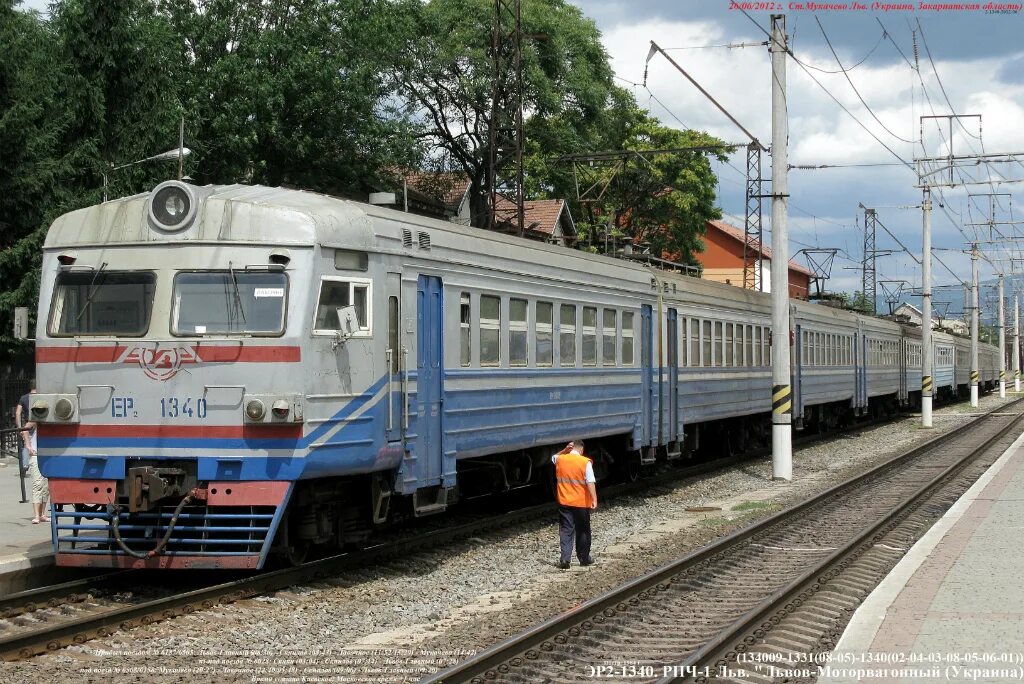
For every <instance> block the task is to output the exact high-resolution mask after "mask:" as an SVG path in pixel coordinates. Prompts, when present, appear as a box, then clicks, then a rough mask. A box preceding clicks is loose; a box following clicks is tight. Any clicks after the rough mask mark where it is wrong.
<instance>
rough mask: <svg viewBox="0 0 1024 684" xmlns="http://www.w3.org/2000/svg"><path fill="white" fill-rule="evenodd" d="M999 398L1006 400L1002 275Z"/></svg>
mask: <svg viewBox="0 0 1024 684" xmlns="http://www.w3.org/2000/svg"><path fill="white" fill-rule="evenodd" d="M999 398H1000V399H1005V398H1006V312H1005V311H1004V310H1003V274H1002V273H1000V274H999Z"/></svg>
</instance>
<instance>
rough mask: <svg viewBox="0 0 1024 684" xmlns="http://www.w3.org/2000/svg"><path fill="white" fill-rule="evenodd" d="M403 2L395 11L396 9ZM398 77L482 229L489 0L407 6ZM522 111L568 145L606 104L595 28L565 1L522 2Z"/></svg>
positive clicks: (605, 69)
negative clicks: (459, 179)
mask: <svg viewBox="0 0 1024 684" xmlns="http://www.w3.org/2000/svg"><path fill="white" fill-rule="evenodd" d="M397 7H399V5H396V8H397ZM400 7H401V10H402V12H401V16H402V17H403V19H402V21H401V22H400V23H399V25H401V26H404V27H405V29H406V32H405V35H404V40H403V43H402V45H401V47H400V48H399V49H398V50H397V51H396V53H395V54H396V62H395V64H394V74H395V76H396V78H397V80H398V81H399V82H400V84H401V92H402V93H403V95H405V96H406V97H407V98H408V99H409V101H410V102H411V103H412V106H413V107H414V108H415V109H416V110H418V111H419V112H420V113H421V115H422V117H423V125H424V130H423V131H422V133H420V136H421V137H422V139H424V140H425V141H427V143H428V145H429V146H430V148H431V149H432V150H434V151H435V153H434V161H435V162H437V164H438V165H439V166H442V167H447V168H448V169H449V170H452V169H460V170H462V171H463V172H465V174H466V175H467V176H468V177H469V179H470V188H471V214H472V217H473V218H472V221H473V225H475V226H482V225H485V224H486V222H487V206H488V197H487V193H486V187H485V185H486V178H487V167H488V162H489V150H488V132H489V128H490V118H491V86H492V83H493V65H492V62H491V47H490V44H491V32H492V25H493V17H494V3H493V2H491V1H490V0H431V2H428V3H423V2H420V0H405V1H404V2H403V3H402V4H401V5H400ZM521 22H522V32H523V34H524V38H523V41H522V54H523V80H524V92H523V106H524V112H525V117H526V118H527V119H528V121H529V123H528V124H527V125H528V126H533V127H536V126H538V125H540V122H551V128H552V129H556V128H557V129H560V130H563V131H564V132H566V134H567V135H569V136H570V137H572V138H573V139H579V136H578V133H579V132H580V131H582V130H584V129H586V128H587V126H588V125H590V124H592V123H593V122H595V121H596V120H597V119H598V118H599V117H600V115H601V113H602V112H603V111H604V109H605V107H606V106H607V104H608V100H609V96H610V92H611V88H612V71H611V68H610V67H609V66H608V58H607V55H606V54H605V52H604V48H603V47H602V45H601V41H600V33H599V32H598V30H597V28H596V27H595V26H594V23H593V22H592V21H591V20H589V19H587V18H585V17H584V16H583V14H582V13H581V12H580V10H579V9H577V8H576V7H573V6H572V5H570V4H568V3H566V2H564V1H563V0H533V1H531V2H525V3H523V5H522V20H521Z"/></svg>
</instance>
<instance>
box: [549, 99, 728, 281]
mask: <svg viewBox="0 0 1024 684" xmlns="http://www.w3.org/2000/svg"><path fill="white" fill-rule="evenodd" d="M531 123H532V124H533V122H531ZM570 131H571V127H568V126H564V125H561V122H560V121H558V120H557V119H556V120H554V121H548V122H539V123H536V124H533V125H532V127H531V129H530V133H531V135H530V151H531V154H530V156H529V166H530V168H531V174H530V175H531V177H542V178H547V179H548V182H549V184H550V187H549V188H548V189H546V190H543V189H542V190H541V191H542V192H547V193H549V194H553V195H557V196H561V197H572V198H575V195H576V192H577V187H578V185H584V186H587V187H589V186H596V187H600V188H603V189H604V190H603V192H602V193H601V194H600V197H599V198H597V196H596V195H597V194H596V193H595V194H594V196H593V197H591V198H590V199H591V201H588V202H586V203H583V204H576V205H575V206H574V214H575V215H576V216H577V217H578V220H577V227H578V228H580V230H581V232H582V233H583V237H584V239H589V240H594V241H598V242H600V241H601V240H600V239H601V237H602V236H604V235H608V236H611V237H613V238H615V239H622V238H625V239H628V240H629V241H631V242H638V243H640V242H643V243H648V244H649V245H650V250H651V253H652V254H655V255H657V256H660V257H665V258H669V259H672V260H676V261H683V262H688V263H692V262H693V260H694V254H695V253H696V252H700V251H703V243H702V241H701V239H700V238H701V236H702V235H703V234H704V225H705V222H706V221H708V220H710V219H717V218H721V215H722V214H721V210H720V209H719V208H718V207H717V206H716V205H715V201H716V195H715V186H716V184H717V180H716V177H715V174H714V171H713V169H712V168H711V159H713V158H714V159H719V160H725V159H726V155H727V154H728V153H729V152H731V151H732V150H731V148H728V147H725V146H724V145H723V143H722V141H721V140H719V139H717V138H715V137H713V136H710V135H708V134H707V133H703V132H701V131H693V130H678V129H675V128H670V127H668V126H665V125H663V124H662V123H661V122H659V121H658V120H657V119H655V118H654V117H652V116H650V114H648V113H647V112H646V111H644V110H643V109H641V108H640V107H639V106H638V105H637V104H636V101H635V100H634V98H633V96H632V95H631V94H630V93H629V92H628V91H626V90H624V89H622V88H617V87H616V88H613V89H612V91H611V95H610V97H609V102H608V105H607V106H606V107H605V109H604V110H603V111H602V112H601V113H600V115H599V116H598V117H597V118H596V119H595V121H594V122H593V123H592V125H591V126H589V127H588V128H587V129H585V130H584V131H582V133H583V134H584V136H585V137H584V138H583V139H577V138H575V137H573V136H572V135H571V134H570ZM566 142H567V143H568V144H569V145H566ZM569 146H573V147H575V149H571V148H570V147H569ZM693 147H704V148H706V149H703V150H692V151H682V152H670V153H657V154H654V153H649V152H645V151H647V150H672V149H677V150H678V149H681V148H693ZM716 148H717V149H716ZM610 150H615V151H633V152H638V153H639V154H638V155H637V156H633V157H630V158H628V159H627V160H624V161H623V162H622V163H619V164H612V165H605V166H598V167H595V168H594V169H588V170H587V173H586V177H585V178H584V179H580V178H575V177H573V169H572V166H571V165H568V164H565V163H557V162H554V161H553V157H555V156H556V155H558V154H569V153H572V152H587V151H610ZM556 151H557V152H556Z"/></svg>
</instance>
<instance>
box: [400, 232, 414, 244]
mask: <svg viewBox="0 0 1024 684" xmlns="http://www.w3.org/2000/svg"><path fill="white" fill-rule="evenodd" d="M402 246H403V247H412V231H411V230H409V229H408V228H403V229H402Z"/></svg>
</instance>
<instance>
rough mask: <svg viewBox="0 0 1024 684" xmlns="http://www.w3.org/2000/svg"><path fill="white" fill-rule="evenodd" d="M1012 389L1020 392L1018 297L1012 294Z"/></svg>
mask: <svg viewBox="0 0 1024 684" xmlns="http://www.w3.org/2000/svg"><path fill="white" fill-rule="evenodd" d="M1011 358H1012V359H1013V391H1014V392H1020V299H1019V297H1018V296H1017V295H1013V356H1012V357H1011Z"/></svg>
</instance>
